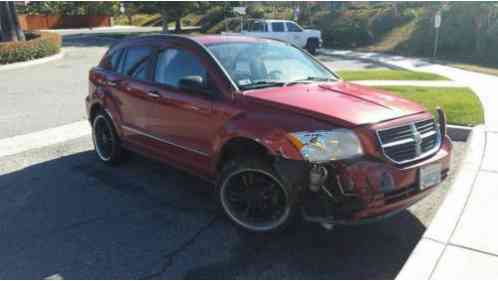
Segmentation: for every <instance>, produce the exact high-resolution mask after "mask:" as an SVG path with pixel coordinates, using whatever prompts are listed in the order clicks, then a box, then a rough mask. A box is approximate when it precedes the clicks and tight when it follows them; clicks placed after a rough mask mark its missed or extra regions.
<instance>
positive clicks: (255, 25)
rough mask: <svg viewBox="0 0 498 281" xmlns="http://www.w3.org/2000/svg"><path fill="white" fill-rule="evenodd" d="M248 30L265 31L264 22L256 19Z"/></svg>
mask: <svg viewBox="0 0 498 281" xmlns="http://www.w3.org/2000/svg"><path fill="white" fill-rule="evenodd" d="M249 31H253V32H266V31H267V30H266V23H264V22H261V21H256V22H254V23H253V24H252V25H251V29H250V30H249Z"/></svg>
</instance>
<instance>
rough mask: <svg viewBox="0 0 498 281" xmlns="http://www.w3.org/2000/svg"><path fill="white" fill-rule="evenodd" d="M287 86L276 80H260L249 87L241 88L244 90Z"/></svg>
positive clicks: (242, 86)
mask: <svg viewBox="0 0 498 281" xmlns="http://www.w3.org/2000/svg"><path fill="white" fill-rule="evenodd" d="M281 86H285V82H282V81H274V80H259V81H256V82H253V83H251V84H247V85H241V86H240V88H241V89H243V90H250V89H259V88H266V87H281Z"/></svg>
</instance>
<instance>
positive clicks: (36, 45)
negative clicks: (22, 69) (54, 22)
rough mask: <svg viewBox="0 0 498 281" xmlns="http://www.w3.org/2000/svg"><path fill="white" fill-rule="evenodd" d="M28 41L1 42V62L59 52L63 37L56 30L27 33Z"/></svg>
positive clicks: (30, 58) (5, 62) (34, 57)
mask: <svg viewBox="0 0 498 281" xmlns="http://www.w3.org/2000/svg"><path fill="white" fill-rule="evenodd" d="M26 38H27V39H28V40H27V41H20V42H6V43H0V64H7V63H14V62H22V61H28V60H33V59H38V58H43V57H47V56H50V55H54V54H57V53H58V52H59V51H60V48H61V44H62V38H61V36H60V35H59V34H57V33H54V32H37V33H27V34H26Z"/></svg>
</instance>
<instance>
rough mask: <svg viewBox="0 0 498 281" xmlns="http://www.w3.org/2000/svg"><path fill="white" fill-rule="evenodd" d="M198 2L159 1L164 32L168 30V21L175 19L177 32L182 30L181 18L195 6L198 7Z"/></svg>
mask: <svg viewBox="0 0 498 281" xmlns="http://www.w3.org/2000/svg"><path fill="white" fill-rule="evenodd" d="M197 5H198V3H196V2H193V1H184V2H179V1H171V2H159V4H158V5H157V6H158V8H159V13H160V14H161V20H162V22H163V32H168V31H169V29H168V22H169V21H175V32H180V31H181V30H182V23H181V19H182V17H184V16H185V15H187V14H188V13H189V12H191V11H192V10H193V9H194V8H196V7H197Z"/></svg>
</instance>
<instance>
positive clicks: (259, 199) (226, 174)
mask: <svg viewBox="0 0 498 281" xmlns="http://www.w3.org/2000/svg"><path fill="white" fill-rule="evenodd" d="M218 197H219V200H220V203H221V207H222V208H223V211H224V212H225V214H226V215H227V216H228V217H229V218H230V220H231V221H232V222H234V223H235V224H236V225H238V226H239V227H242V228H243V229H245V230H248V231H251V232H260V233H265V232H275V231H280V230H283V229H284V228H285V227H286V226H287V225H288V224H289V223H290V222H291V221H292V220H293V218H294V213H295V210H294V209H295V208H294V204H293V201H294V200H293V196H292V193H291V192H290V190H289V188H287V187H286V186H285V185H284V184H283V182H282V181H281V180H280V178H279V176H278V175H277V174H276V173H275V172H274V170H273V169H272V168H271V166H270V165H268V164H266V163H265V162H264V161H261V160H242V161H234V162H230V163H229V164H228V165H226V166H225V168H224V169H223V172H222V176H221V178H220V181H219V184H218Z"/></svg>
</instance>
